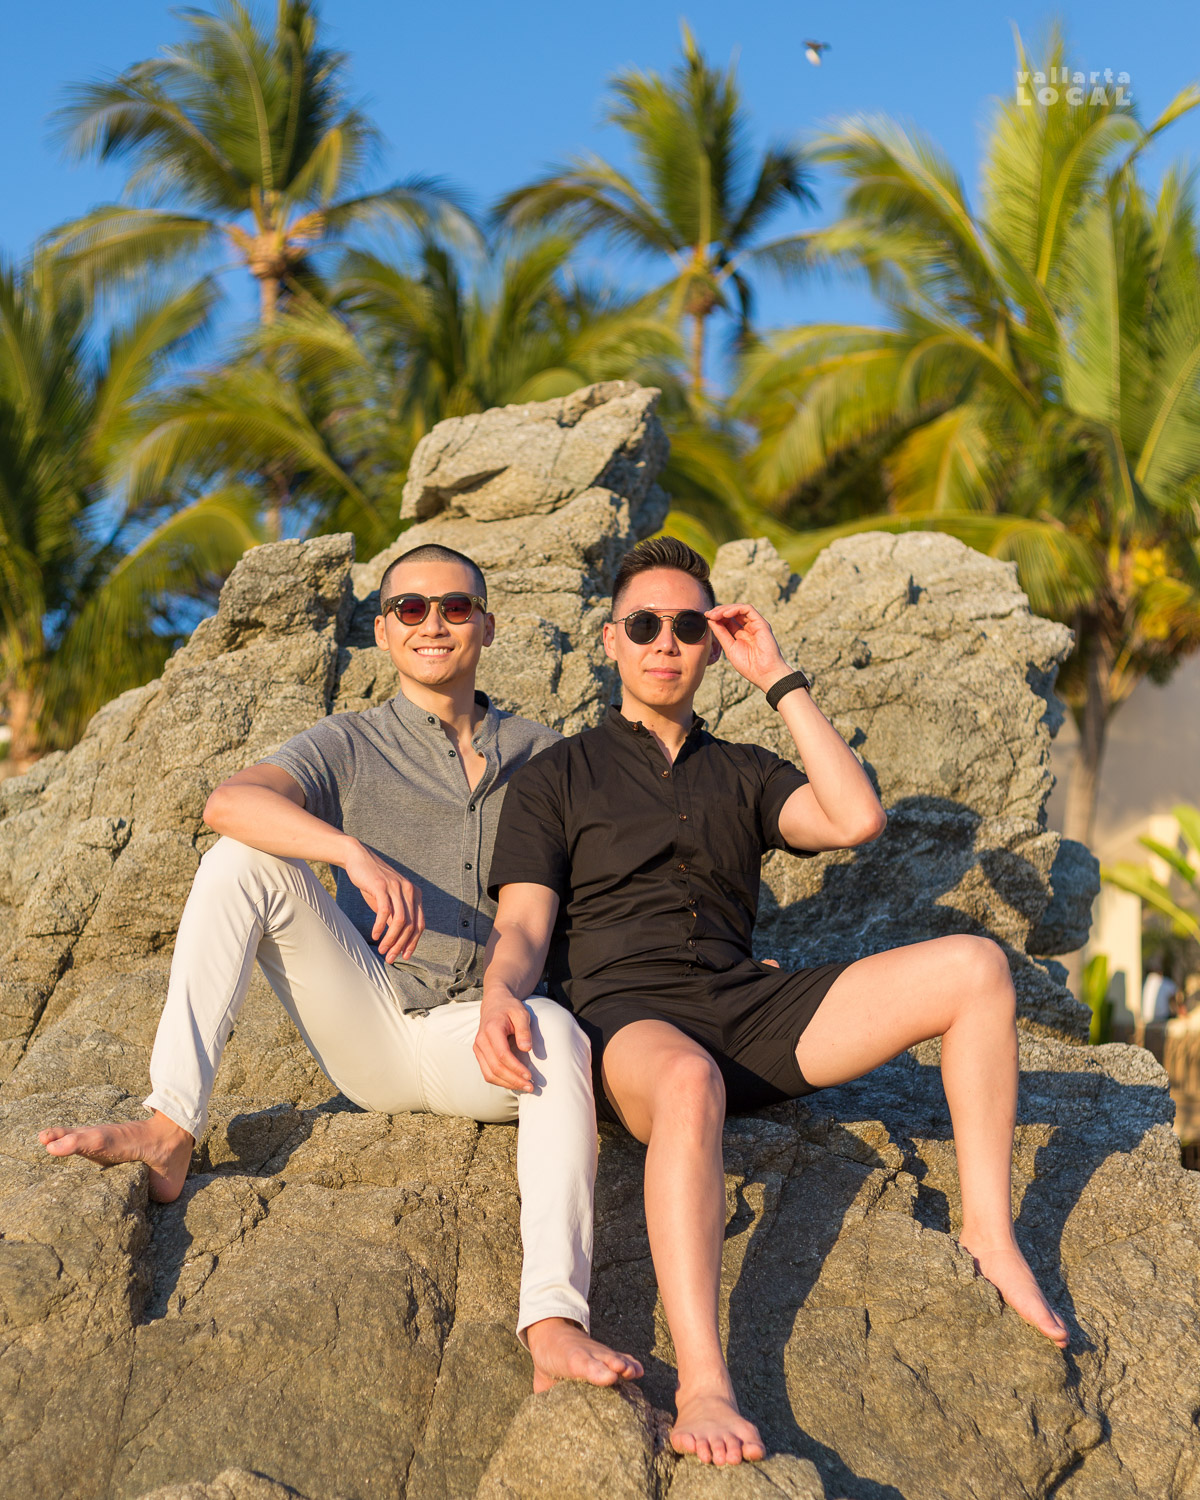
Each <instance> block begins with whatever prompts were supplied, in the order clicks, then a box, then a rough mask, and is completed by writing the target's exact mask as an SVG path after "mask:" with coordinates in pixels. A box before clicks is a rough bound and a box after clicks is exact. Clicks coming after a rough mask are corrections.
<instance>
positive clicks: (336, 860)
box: [329, 833, 366, 870]
mask: <svg viewBox="0 0 1200 1500" xmlns="http://www.w3.org/2000/svg"><path fill="white" fill-rule="evenodd" d="M365 852H366V845H365V844H364V843H363V841H362V840H361V839H356V838H355V837H354V835H353V834H351V833H343V834H342V835H341V836H340V837H339V839H338V842H337V845H336V847H335V849H334V851H333V854H332V855H331V856H330V859H329V863H330V864H331V865H337V866H338V868H339V869H342V870H344V869H345V868H346V866H347V865H348V864H349V863H350V861H351V860H352V859H353V858H354V856H355V855H356V854H363V853H365Z"/></svg>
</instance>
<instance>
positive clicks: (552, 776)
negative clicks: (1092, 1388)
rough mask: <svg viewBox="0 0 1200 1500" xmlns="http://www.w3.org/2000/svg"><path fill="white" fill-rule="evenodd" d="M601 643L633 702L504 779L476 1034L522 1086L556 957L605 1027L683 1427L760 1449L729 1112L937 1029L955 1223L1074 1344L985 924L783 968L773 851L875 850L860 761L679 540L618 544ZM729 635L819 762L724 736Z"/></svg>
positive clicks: (711, 1447) (483, 1053)
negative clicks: (747, 1385) (1019, 1228)
mask: <svg viewBox="0 0 1200 1500" xmlns="http://www.w3.org/2000/svg"><path fill="white" fill-rule="evenodd" d="M613 615H614V618H613V620H612V622H611V623H609V624H606V625H605V627H604V646H605V650H606V651H607V653H608V655H609V656H610V657H612V658H613V659H614V660H615V661H616V662H617V666H618V669H619V671H620V675H621V683H622V689H623V700H622V705H621V709H620V711H617V710H616V709H612V710H610V711H609V715H608V718H607V719H606V720H605V721H604V723H603V724H601V725H600V727H599V728H597V729H592V730H588V731H586V732H585V733H583V734H580V735H576V736H575V737H574V738H572V739H568V740H563V741H560V742H559V743H557V744H555V745H552V746H550V747H549V748H548V749H546V750H544V751H542V752H541V753H540V754H538V755H537V756H535V757H534V758H533V759H532V760H531V761H529V762H528V763H527V764H526V765H525V766H523V767H522V768H521V769H520V770H519V771H518V772H517V773H516V774H515V775H514V777H513V779H512V781H511V783H510V785H509V791H508V797H507V800H506V802H505V804H504V808H503V811H502V814H501V819H500V824H499V828H498V830H497V835H496V844H495V853H494V857H493V862H492V867H491V875H490V880H489V888H490V890H491V891H492V892H493V893H495V892H497V891H498V892H499V908H498V911H497V915H496V920H495V926H494V928H493V934H492V939H491V942H490V944H489V963H488V968H487V972H486V974H485V978H484V998H483V1005H482V1008H481V1012H480V1029H479V1034H478V1036H477V1038H476V1043H475V1052H476V1056H477V1057H478V1059H479V1061H480V1066H481V1067H482V1069H483V1072H484V1076H485V1078H487V1079H488V1080H489V1081H490V1082H493V1083H498V1084H502V1085H504V1086H506V1087H510V1088H519V1087H521V1086H522V1084H523V1082H524V1081H525V1077H526V1074H525V1070H524V1067H523V1064H522V1063H521V1061H520V1059H519V1058H518V1057H517V1056H516V1054H515V1051H514V1048H513V1036H514V1028H515V1026H516V1025H517V1023H518V1022H519V1019H520V1015H521V1000H522V999H523V998H524V997H525V996H527V995H528V994H529V993H530V992H531V991H532V989H533V987H534V985H535V984H536V983H537V981H538V979H539V978H540V977H541V975H542V973H543V969H544V968H545V970H546V973H547V976H548V979H549V982H550V986H551V993H552V994H553V995H554V997H555V998H556V999H558V1000H560V1001H562V1003H563V1004H565V1005H567V1006H568V1007H569V1008H570V1009H571V1010H572V1011H573V1012H574V1013H575V1015H576V1017H577V1018H578V1020H579V1022H580V1025H581V1026H582V1027H583V1029H584V1030H585V1031H586V1032H587V1033H588V1035H589V1037H590V1039H591V1042H592V1052H593V1063H594V1065H596V1066H597V1068H598V1074H597V1077H598V1083H599V1085H600V1086H599V1087H598V1088H597V1099H598V1101H600V1103H601V1107H602V1108H605V1107H606V1106H607V1107H608V1108H609V1109H611V1112H612V1114H613V1116H614V1117H615V1118H616V1119H617V1120H619V1121H620V1122H621V1123H622V1124H623V1125H624V1126H625V1127H626V1128H627V1129H628V1130H629V1131H630V1132H631V1133H632V1134H633V1135H634V1136H636V1137H637V1138H638V1139H639V1140H640V1141H643V1142H645V1143H646V1145H647V1147H648V1149H647V1152H646V1175H645V1199H646V1223H647V1228H648V1230H649V1235H650V1248H651V1252H652V1254H653V1256H654V1264H655V1268H656V1271H657V1274H658V1280H659V1288H660V1290H661V1292H662V1298H663V1304H664V1307H665V1310H666V1314H667V1319H668V1322H669V1324H670V1328H671V1334H672V1338H673V1340H674V1344H675V1351H676V1357H677V1360H678V1370H679V1389H678V1394H677V1419H676V1424H675V1427H674V1429H673V1431H672V1441H673V1443H674V1445H675V1447H676V1449H678V1450H679V1451H681V1452H691V1453H695V1454H696V1455H697V1456H698V1457H699V1458H700V1459H701V1460H703V1461H705V1462H714V1463H718V1464H721V1463H737V1462H740V1461H741V1459H743V1458H747V1459H753V1458H761V1457H762V1456H763V1452H764V1449H763V1445H762V1441H761V1439H760V1437H759V1435H758V1433H757V1431H756V1430H755V1428H754V1426H753V1425H752V1424H751V1423H750V1422H749V1421H747V1420H746V1419H745V1418H744V1417H742V1416H741V1415H740V1413H739V1412H738V1408H737V1402H736V1398H735V1396H734V1392H733V1388H732V1384H731V1382H730V1378H729V1371H728V1368H727V1367H726V1365H725V1362H724V1358H723V1356H722V1353H721V1346H720V1339H719V1335H718V1328H717V1299H718V1289H719V1282H720V1267H721V1245H722V1239H723V1233H724V1227H725V1193H724V1177H723V1170H722V1161H721V1132H722V1124H723V1121H724V1117H725V1114H726V1111H727V1109H728V1110H734V1111H736V1110H747V1109H755V1108H761V1107H762V1106H763V1105H765V1104H769V1103H774V1102H776V1101H779V1100H782V1099H786V1098H795V1097H797V1096H799V1095H802V1094H806V1093H810V1092H812V1091H813V1090H815V1089H818V1088H825V1087H829V1086H831V1085H833V1084H838V1083H844V1082H847V1081H849V1080H850V1079H853V1078H857V1077H860V1076H861V1075H862V1074H863V1073H865V1072H868V1071H869V1070H870V1069H872V1068H874V1067H877V1066H878V1065H879V1064H881V1063H883V1062H886V1061H887V1060H888V1059H889V1058H892V1057H894V1056H896V1055H897V1053H899V1052H901V1051H903V1050H904V1049H905V1048H907V1047H911V1046H913V1045H914V1044H915V1043H917V1042H920V1041H925V1040H927V1039H929V1038H931V1037H935V1036H940V1037H941V1038H942V1077H943V1082H944V1085H945V1089H946V1096H947V1100H948V1103H949V1106H950V1112H951V1116H952V1119H953V1123H954V1133H955V1145H956V1149H957V1152H958V1161H959V1176H960V1181H961V1184H962V1204H963V1229H962V1236H961V1242H962V1244H963V1245H964V1247H965V1248H966V1249H968V1250H969V1251H970V1253H971V1254H972V1255H973V1256H974V1258H975V1261H976V1265H977V1266H978V1268H979V1270H980V1271H981V1272H982V1274H983V1275H985V1276H987V1277H988V1278H989V1279H990V1280H991V1281H992V1282H994V1283H995V1285H996V1286H997V1287H998V1288H999V1290H1000V1292H1001V1293H1002V1295H1003V1296H1004V1297H1005V1299H1006V1300H1007V1301H1008V1302H1009V1303H1010V1305H1011V1306H1012V1307H1013V1308H1014V1309H1015V1310H1016V1311H1017V1312H1018V1313H1020V1315H1021V1316H1022V1317H1024V1318H1026V1319H1027V1320H1028V1321H1029V1322H1030V1323H1032V1324H1033V1325H1034V1326H1035V1327H1036V1328H1038V1329H1040V1330H1041V1332H1043V1333H1044V1334H1045V1335H1046V1336H1047V1337H1048V1338H1050V1339H1051V1340H1053V1341H1054V1342H1055V1343H1056V1344H1058V1345H1059V1346H1060V1347H1062V1346H1065V1344H1066V1339H1067V1332H1066V1327H1065V1325H1064V1324H1063V1322H1062V1320H1061V1319H1060V1318H1059V1317H1058V1316H1057V1315H1056V1314H1055V1313H1054V1312H1053V1311H1052V1310H1051V1308H1050V1307H1049V1305H1048V1304H1047V1302H1046V1300H1045V1298H1044V1297H1043V1295H1042V1293H1041V1290H1040V1289H1039V1287H1038V1285H1037V1283H1036V1281H1035V1280H1034V1278H1033V1274H1032V1272H1031V1271H1030V1269H1029V1267H1028V1265H1027V1264H1026V1262H1025V1259H1024V1257H1023V1256H1022V1254H1021V1251H1020V1249H1019V1248H1018V1246H1017V1243H1016V1239H1015V1237H1014V1235H1013V1227H1012V1215H1011V1200H1010V1173H1011V1159H1012V1138H1013V1127H1014V1123H1015V1119H1016V1094H1017V1039H1016V1025H1015V1003H1016V1002H1015V996H1014V993H1013V986H1012V980H1011V977H1010V974H1009V969H1008V964H1007V961H1006V960H1005V957H1004V954H1003V952H1002V951H1001V950H1000V948H999V947H997V945H996V944H995V943H993V942H991V941H990V940H988V939H986V938H979V937H972V936H967V935H963V936H956V937H946V938H938V939H935V940H933V941H931V942H924V943H915V944H913V945H911V946H909V947H906V948H899V949H896V950H894V951H892V952H890V953H880V954H875V955H873V956H872V957H869V958H865V959H860V960H859V961H858V962H857V963H850V964H825V965H821V966H819V967H817V968H813V969H807V970H802V971H800V972H793V973H786V972H783V971H780V970H779V969H777V968H774V967H772V966H770V965H767V964H764V963H759V962H756V961H755V959H754V958H753V957H752V956H751V937H752V932H753V925H754V915H755V909H756V905H757V900H758V886H759V867H760V861H761V857H762V854H763V852H764V850H766V849H769V848H777V849H787V850H789V851H790V852H792V853H795V854H811V853H813V852H815V851H818V850H824V849H840V848H847V847H851V846H853V845H856V844H861V843H865V842H867V841H868V840H870V839H873V838H875V837H877V836H878V835H879V833H881V832H882V830H883V828H884V826H885V824H886V816H885V814H884V812H883V809H882V807H881V806H880V804H879V800H878V798H877V797H876V795H875V792H874V789H873V788H872V786H871V783H870V781H869V780H868V778H867V776H866V774H865V772H864V771H863V769H862V767H861V766H860V764H859V762H858V760H857V758H856V757H855V755H854V754H853V753H852V751H851V750H850V749H849V747H848V746H847V745H846V743H845V741H844V740H843V739H842V738H841V736H840V735H839V734H838V732H837V731H836V730H835V729H834V727H833V726H832V725H831V724H830V723H829V721H828V720H827V719H826V718H825V716H824V715H823V714H822V713H821V711H820V710H819V709H818V708H817V706H816V704H815V703H814V702H813V700H812V698H811V697H810V695H809V693H808V691H807V688H808V685H809V684H808V679H807V677H806V676H805V674H803V673H798V672H795V671H793V669H792V668H791V667H790V666H789V665H788V663H787V662H785V661H784V660H783V657H782V655H781V653H780V650H779V646H778V644H777V642H776V640H775V637H774V635H773V634H772V632H771V629H770V626H769V625H768V624H767V622H766V621H765V620H764V619H763V617H762V616H761V615H760V614H759V613H758V612H757V611H756V610H754V609H752V608H751V607H750V606H749V605H746V604H725V605H716V604H715V601H714V596H713V592H712V586H711V584H710V583H709V581H708V569H707V566H706V564H705V563H704V561H703V559H702V558H700V557H699V556H697V554H696V553H694V552H692V551H691V549H690V548H687V547H685V546H683V544H682V543H680V542H676V541H673V540H672V539H670V538H659V539H656V540H653V541H649V542H643V543H641V544H640V545H639V546H638V547H636V548H634V550H633V551H632V552H631V553H630V554H628V556H627V557H626V558H625V559H624V560H623V562H622V565H621V568H620V570H619V572H618V575H617V580H616V584H615V587H614V591H613ZM722 651H724V653H725V656H726V657H727V658H728V660H729V661H730V663H731V664H732V665H733V666H734V667H735V668H736V670H737V671H738V672H740V673H741V675H742V676H743V677H745V678H746V679H747V680H748V681H749V682H751V683H753V684H754V685H755V686H756V687H758V688H761V689H762V690H763V691H764V692H766V694H767V698H768V701H769V702H770V703H771V705H772V707H774V708H777V709H778V711H779V712H780V714H781V715H782V717H783V720H784V722H785V724H786V725H787V728H788V730H789V732H790V733H791V736H792V739H793V740H794V742H795V745H796V750H797V752H798V754H799V756H800V758H801V759H802V761H803V763H804V766H805V769H806V771H807V775H805V774H804V773H802V772H800V771H798V770H797V769H796V767H795V766H793V765H792V764H791V763H790V762H788V761H784V760H781V759H780V758H779V757H778V756H775V755H772V754H771V753H770V752H769V751H767V750H764V749H761V748H760V747H758V746H755V745H734V744H728V743H725V742H724V741H721V740H718V739H715V738H714V737H713V736H712V735H710V734H709V733H708V732H707V731H706V730H705V728H704V725H703V722H702V721H701V720H699V719H697V718H696V716H695V714H694V713H693V711H692V700H693V698H694V695H695V692H696V689H697V688H698V687H699V685H700V682H701V679H702V678H703V676H704V672H705V670H706V668H707V667H708V666H709V665H711V664H712V663H713V662H715V661H716V660H717V659H718V657H719V656H720V654H721V652H722Z"/></svg>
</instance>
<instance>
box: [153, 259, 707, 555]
mask: <svg viewBox="0 0 1200 1500" xmlns="http://www.w3.org/2000/svg"><path fill="white" fill-rule="evenodd" d="M572 248H573V246H572V242H571V241H570V240H569V239H568V238H566V237H565V236H562V235H550V236H541V237H538V238H536V239H532V240H525V241H521V242H519V243H514V244H508V245H505V246H502V247H498V248H496V249H495V250H494V251H493V253H492V255H491V256H490V257H489V258H487V259H484V260H481V261H477V262H476V263H475V265H474V266H473V268H472V269H473V275H472V274H470V272H469V271H468V269H466V268H464V266H463V265H462V264H460V262H459V261H458V260H457V259H456V257H454V256H453V255H452V254H451V253H450V252H449V251H448V250H447V249H446V247H445V246H444V245H441V244H438V243H435V242H433V241H432V240H427V241H425V242H424V244H423V245H422V247H421V253H420V257H419V260H418V263H417V265H416V266H410V265H407V264H398V263H396V262H393V261H391V260H386V259H383V258H381V257H380V256H378V255H374V254H368V253H366V252H348V253H347V254H346V255H345V256H344V258H343V262H342V266H341V270H340V274H339V275H338V276H337V277H336V279H335V280H334V281H333V283H332V284H331V286H330V288H329V293H330V295H329V303H328V305H325V304H323V303H322V302H320V301H318V300H317V299H315V298H311V297H304V296H297V297H295V298H293V299H292V300H291V301H290V303H289V306H288V308H287V309H286V311H283V312H281V314H280V316H279V318H278V319H277V320H276V322H275V323H274V324H273V325H271V326H270V327H266V328H261V329H259V330H258V331H256V332H255V333H254V334H253V335H252V336H251V337H250V338H249V339H248V340H247V341H246V343H245V345H244V347H243V350H242V352H241V355H240V357H238V358H237V359H235V360H234V361H232V362H231V363H230V364H229V365H228V366H226V367H225V368H222V369H220V370H217V371H214V372H212V373H210V374H208V375H206V376H204V377H203V378H201V379H199V380H197V381H195V382H193V383H191V384H188V385H184V386H182V387H179V388H176V389H174V390H172V391H169V392H167V393H166V394H165V395H164V396H163V397H162V399H161V400H160V401H159V402H158V403H157V406H156V409H155V412H154V417H153V420H152V421H150V422H148V423H147V425H146V429H145V432H144V435H143V436H142V437H141V439H140V441H139V442H138V443H137V444H136V446H135V447H134V448H133V450H132V452H131V455H130V462H129V469H128V484H129V488H130V493H131V494H133V495H134V496H141V495H143V494H152V493H154V491H155V490H156V489H157V488H158V487H159V486H160V485H161V484H162V482H163V480H164V478H165V477H166V476H168V475H174V476H176V478H177V479H178V478H180V477H184V476H186V479H187V482H188V483H189V484H191V485H193V486H204V485H212V484H219V483H228V482H237V483H241V484H247V485H250V486H251V487H252V488H253V489H254V490H255V491H256V493H257V494H258V495H259V496H260V504H261V505H262V506H263V508H264V509H266V510H268V511H271V510H272V509H273V510H274V512H275V517H276V519H275V521H274V522H273V523H272V524H273V525H274V526H275V527H277V526H278V518H279V516H280V515H281V514H282V513H283V512H284V511H285V510H288V511H290V513H291V515H292V517H293V520H294V522H295V523H296V524H297V525H298V526H300V527H301V528H302V529H312V530H325V529H335V530H349V531H353V532H354V534H355V536H356V537H357V539H358V544H359V550H360V553H361V554H363V555H369V554H370V553H372V552H374V551H378V550H379V549H380V548H381V547H383V546H385V545H386V544H387V543H388V542H391V541H392V540H394V538H395V535H396V531H397V528H398V524H399V522H398V513H399V506H400V492H401V490H402V488H403V484H404V479H405V475H406V471H407V468H408V463H409V459H410V458H411V455H412V451H413V449H414V448H415V447H416V445H417V443H418V442H419V441H420V439H421V437H422V436H423V435H424V434H425V433H426V432H428V431H429V429H430V428H431V427H432V426H433V425H434V424H435V423H436V422H439V421H441V420H442V419H443V418H444V417H452V416H461V415H463V414H465V413H469V412H478V411H484V410H486V409H487V408H488V407H491V406H503V405H506V404H508V403H510V402H517V401H537V400H545V399H548V398H549V397H552V396H556V395H564V394H566V393H568V392H570V391H573V390H576V389H577V388H578V387H579V386H581V385H587V384H590V383H591V382H593V381H597V380H605V379H612V378H616V377H625V376H633V377H635V378H642V379H644V380H646V382H647V383H650V382H651V381H655V382H656V383H657V382H658V381H660V380H667V381H669V380H670V378H672V377H671V364H672V361H673V360H676V359H677V358H678V355H679V353H680V351H679V345H678V339H677V337H676V335H675V334H674V332H673V330H672V329H671V328H669V327H668V326H666V325H665V324H664V323H663V321H662V319H661V318H660V317H659V316H657V315H656V314H655V313H654V312H653V311H651V310H648V309H646V308H645V307H644V306H642V305H641V304H639V303H636V302H634V303H630V302H627V301H622V300H620V299H617V298H614V297H611V296H609V295H606V294H605V293H603V292H601V291H598V290H596V289H592V288H588V287H585V286H581V285H579V284H578V283H576V282H575V281H574V280H573V279H572V278H571V277H570V275H569V271H568V264H567V263H568V259H569V256H570V254H571V250H572ZM676 384H678V382H677V381H676Z"/></svg>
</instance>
